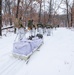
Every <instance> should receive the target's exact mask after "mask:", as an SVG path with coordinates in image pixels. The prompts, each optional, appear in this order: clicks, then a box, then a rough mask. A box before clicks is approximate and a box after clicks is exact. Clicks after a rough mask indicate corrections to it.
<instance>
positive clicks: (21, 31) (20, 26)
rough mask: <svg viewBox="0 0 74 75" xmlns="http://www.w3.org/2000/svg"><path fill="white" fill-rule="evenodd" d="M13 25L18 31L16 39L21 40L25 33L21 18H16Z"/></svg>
mask: <svg viewBox="0 0 74 75" xmlns="http://www.w3.org/2000/svg"><path fill="white" fill-rule="evenodd" d="M15 26H16V27H17V30H18V32H17V35H18V40H19V41H21V40H22V39H23V37H24V35H25V29H24V28H25V27H24V26H23V23H22V19H21V18H19V19H17V18H16V24H15Z"/></svg>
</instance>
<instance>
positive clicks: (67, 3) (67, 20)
mask: <svg viewBox="0 0 74 75" xmlns="http://www.w3.org/2000/svg"><path fill="white" fill-rule="evenodd" d="M66 8H67V27H69V14H68V12H69V10H68V0H66Z"/></svg>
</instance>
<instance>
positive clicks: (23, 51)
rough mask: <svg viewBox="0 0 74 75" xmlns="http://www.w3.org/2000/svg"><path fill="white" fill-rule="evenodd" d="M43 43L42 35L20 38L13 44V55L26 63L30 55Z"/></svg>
mask: <svg viewBox="0 0 74 75" xmlns="http://www.w3.org/2000/svg"><path fill="white" fill-rule="evenodd" d="M42 44H43V36H42V35H41V34H37V36H36V37H34V36H30V37H29V38H28V39H27V40H21V41H19V42H16V43H14V44H13V56H14V57H15V58H18V59H22V60H25V61H26V63H28V61H29V58H30V56H31V55H32V54H33V53H34V52H35V51H37V50H38V49H39V48H40V47H41V45H42Z"/></svg>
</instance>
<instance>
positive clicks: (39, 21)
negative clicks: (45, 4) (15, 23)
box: [38, 2, 42, 23]
mask: <svg viewBox="0 0 74 75" xmlns="http://www.w3.org/2000/svg"><path fill="white" fill-rule="evenodd" d="M41 5H42V2H40V10H39V20H38V23H41Z"/></svg>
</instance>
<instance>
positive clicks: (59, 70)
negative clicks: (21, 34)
mask: <svg viewBox="0 0 74 75" xmlns="http://www.w3.org/2000/svg"><path fill="white" fill-rule="evenodd" d="M15 38H16V34H14V33H11V32H9V33H7V36H3V37H2V38H0V75H74V31H73V30H71V29H67V28H57V29H56V30H55V29H53V30H52V32H51V36H46V35H44V44H43V45H42V46H41V48H40V51H36V52H35V53H34V54H33V55H32V56H31V58H30V61H29V63H28V64H26V63H25V61H24V60H20V59H16V58H14V57H13V56H12V49H13V43H14V40H15Z"/></svg>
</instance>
